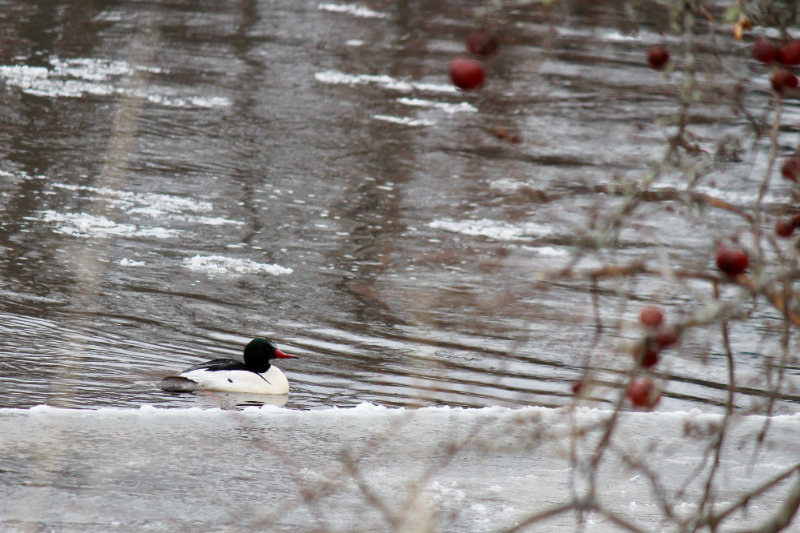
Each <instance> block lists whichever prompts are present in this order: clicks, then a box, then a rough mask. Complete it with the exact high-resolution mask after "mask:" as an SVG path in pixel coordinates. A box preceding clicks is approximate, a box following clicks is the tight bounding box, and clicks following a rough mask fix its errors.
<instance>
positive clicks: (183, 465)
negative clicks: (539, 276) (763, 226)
mask: <svg viewBox="0 0 800 533" xmlns="http://www.w3.org/2000/svg"><path fill="white" fill-rule="evenodd" d="M609 416H610V413H609V412H607V411H600V410H596V409H586V408H577V409H575V410H574V411H570V410H568V409H566V408H564V409H545V408H538V407H529V408H524V409H518V410H513V409H505V408H499V407H494V408H486V409H451V408H422V409H417V410H404V409H387V408H383V407H376V406H373V405H369V404H362V405H361V406H358V407H356V408H352V409H322V410H314V411H293V410H288V409H283V408H280V407H275V406H265V407H263V408H253V407H250V408H245V409H244V410H243V411H223V410H219V409H213V410H200V409H155V408H153V407H143V408H141V409H139V410H123V409H100V410H97V411H88V410H66V409H55V408H50V407H36V408H33V409H30V410H16V409H4V410H0V435H3V438H2V439H0V450H2V453H0V470H2V471H3V472H4V475H3V483H2V484H0V529H7V528H10V529H14V530H17V529H20V528H21V529H27V528H26V527H25V526H26V525H28V524H30V525H31V527H32V525H36V528H39V529H41V528H44V529H48V526H52V527H57V529H58V530H59V531H86V530H92V531H105V530H111V529H113V528H114V527H115V525H116V524H135V527H136V528H137V529H139V530H141V529H156V530H169V531H175V530H183V529H191V528H193V527H195V528H196V525H197V524H198V523H201V524H203V529H205V530H208V531H212V530H218V529H219V530H222V529H225V530H230V529H235V530H245V529H249V528H255V529H256V530H261V531H264V530H270V529H282V528H292V529H295V530H304V531H305V530H311V529H318V530H328V529H331V530H336V531H352V530H361V531H367V530H386V529H392V530H409V531H419V530H441V531H484V530H502V529H505V528H508V527H511V526H513V525H515V524H518V523H519V522H520V521H521V520H524V519H525V518H526V517H528V516H530V515H531V514H533V513H537V512H541V511H543V510H546V509H550V508H553V507H554V506H557V505H559V504H561V503H564V502H567V501H569V500H570V498H572V497H573V494H574V492H575V491H577V492H578V493H582V492H583V491H584V489H583V483H582V482H581V479H582V477H583V474H582V472H585V470H584V468H585V466H586V465H585V462H586V461H588V460H589V459H590V457H591V454H592V452H593V450H594V447H593V443H596V442H597V439H598V438H599V433H601V432H602V431H603V430H604V429H605V423H604V421H605V420H607V419H608V417H609ZM720 421H721V417H720V416H718V415H707V414H702V413H700V412H696V411H695V412H688V413H687V412H673V413H664V412H655V413H621V415H620V417H619V419H618V423H617V426H616V431H615V433H614V436H613V438H612V440H611V442H610V443H609V445H608V448H607V450H608V453H606V455H605V459H604V460H603V461H602V462H601V463H600V465H599V470H598V475H597V480H598V484H597V487H596V488H597V491H598V494H597V497H598V499H599V500H600V501H602V502H603V503H604V504H605V505H606V506H607V508H608V509H609V510H610V511H612V512H614V513H616V514H618V515H620V516H622V517H624V518H626V519H627V520H630V521H632V522H634V523H635V524H637V525H638V526H639V527H641V528H643V529H645V530H647V531H650V530H652V531H659V530H662V529H663V527H664V525H665V524H664V523H661V522H660V520H661V516H662V510H661V508H660V506H659V505H660V504H659V499H658V498H659V497H666V498H667V499H668V500H670V504H671V510H672V512H674V513H676V517H677V518H683V517H685V516H686V515H687V514H688V513H691V512H692V511H693V510H694V509H696V508H697V504H698V502H699V501H700V500H701V497H702V493H703V490H704V479H705V478H704V475H700V476H696V475H695V469H696V468H697V467H698V465H702V464H705V462H706V461H707V449H708V445H709V442H708V439H705V438H701V437H687V431H688V432H689V433H690V434H693V435H704V434H706V433H707V431H708V430H710V429H712V428H714V427H718V426H719V424H720ZM764 423H765V419H764V418H763V417H760V416H747V417H736V418H734V419H733V420H732V423H731V426H730V429H729V433H728V438H726V439H725V441H724V442H723V450H722V455H721V459H722V460H721V462H720V464H719V472H718V476H717V479H718V483H717V485H716V487H715V489H716V493H715V499H716V501H717V502H728V503H730V502H735V501H738V500H739V499H740V498H741V496H743V495H744V494H745V493H746V491H747V490H751V489H752V488H753V487H757V486H759V485H760V484H762V483H763V482H764V481H766V480H767V479H770V478H771V477H773V476H775V475H776V474H778V473H780V472H783V471H784V470H788V468H790V467H791V465H793V464H794V463H795V462H796V461H797V453H796V443H797V441H798V439H800V416H797V415H794V416H778V417H773V418H772V419H771V420H770V425H769V429H768V432H767V436H766V439H765V441H764V442H763V445H761V446H758V445H757V444H756V443H757V439H756V437H757V435H758V433H759V432H760V431H761V429H762V427H764ZM581 428H584V429H585V431H586V433H585V436H586V437H585V438H584V439H581V440H578V441H577V442H576V444H575V454H574V456H575V457H576V458H578V461H581V462H582V463H581V464H582V465H583V467H582V468H578V469H576V468H575V465H574V464H573V463H572V462H571V461H570V454H569V453H568V452H567V450H569V449H570V439H571V436H573V435H579V434H581V435H582V434H583V433H581V431H580V429H581ZM691 428H694V429H691ZM321 436H324V438H321ZM637 462H641V463H642V464H644V465H646V467H647V468H648V469H649V471H650V472H652V473H653V474H654V475H655V476H656V477H657V479H658V484H659V488H660V490H661V493H660V494H658V495H655V494H654V493H653V486H652V485H651V482H650V480H649V479H648V476H647V475H643V474H642V473H641V472H640V471H638V470H636V469H635V468H632V467H630V466H629V465H630V464H636V463H637ZM705 471H706V470H704V471H703V472H705ZM356 478H357V479H358V483H357V482H355V480H356ZM573 480H574V481H573ZM791 482H793V478H791ZM684 484H685V486H684ZM365 485H366V487H367V490H368V492H369V494H370V496H371V497H372V498H377V499H379V500H380V501H381V502H383V504H384V505H385V508H386V509H388V510H389V512H391V513H393V514H396V516H397V520H398V524H394V527H389V525H388V524H387V523H386V519H385V517H384V516H383V515H382V514H381V512H380V511H378V510H377V509H376V506H375V505H374V504H373V503H370V502H369V500H368V498H365V496H364V489H363V487H364V486H365ZM142 487H146V488H147V490H146V491H143V490H142ZM786 488H787V484H786V483H782V484H780V485H778V487H777V488H776V489H775V490H771V491H769V492H768V493H767V494H766V495H765V497H763V498H754V499H753V500H752V501H751V502H750V503H749V504H748V505H747V507H746V514H744V513H741V512H737V513H733V514H732V515H731V516H730V517H729V519H728V520H726V521H725V523H724V524H723V525H724V526H725V527H727V529H730V528H731V527H735V528H741V527H745V526H746V527H750V528H756V529H758V526H759V525H760V524H763V523H764V521H765V520H766V519H767V518H768V517H769V516H772V515H773V514H774V513H776V512H777V511H778V508H779V507H780V505H781V503H782V500H783V498H784V497H785V494H786ZM320 491H323V492H320ZM153 494H157V495H158V494H161V495H163V496H164V497H158V498H153V496H152V495H153ZM676 494H680V495H679V496H675V495H676ZM314 495H319V497H315V496H314ZM310 496H314V497H310ZM42 501H46V502H47V505H31V503H36V502H42ZM176 502H180V512H178V513H176V511H175V505H176ZM719 505H720V506H721V507H720V508H722V507H724V506H725V505H726V504H725V503H720V504H719ZM226 509H235V510H236V511H237V512H230V513H229V512H225V510H226ZM241 511H244V512H241ZM585 518H586V519H587V520H588V522H587V523H586V524H585V529H586V531H591V532H592V533H606V532H609V533H610V532H615V533H616V532H617V531H619V526H617V525H616V524H612V523H609V522H607V521H604V520H602V519H601V518H600V517H597V516H595V515H591V514H588V515H586V516H585ZM575 520H576V514H575V513H565V514H559V515H556V516H554V517H551V518H550V519H548V520H547V521H546V522H543V523H539V524H537V525H535V526H533V527H531V528H530V529H526V531H574V530H575V529H576V523H575ZM422 525H427V526H428V527H422ZM398 526H402V527H398Z"/></svg>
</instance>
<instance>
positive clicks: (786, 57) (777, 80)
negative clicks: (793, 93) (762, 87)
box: [751, 37, 800, 93]
mask: <svg viewBox="0 0 800 533" xmlns="http://www.w3.org/2000/svg"><path fill="white" fill-rule="evenodd" d="M751 53H752V54H753V58H754V59H756V60H758V61H761V62H762V63H772V64H775V65H776V68H775V69H774V70H773V72H772V76H771V77H770V80H769V81H770V83H771V84H772V88H773V89H774V90H775V92H777V93H783V92H784V91H785V90H786V89H794V88H796V87H797V85H798V80H797V76H795V75H794V74H793V73H792V71H791V70H789V68H788V67H793V66H795V65H800V41H789V42H788V43H785V44H784V45H783V46H780V47H779V46H776V45H774V44H772V43H771V42H769V40H767V39H765V38H764V37H759V38H758V39H756V40H755V41H754V42H753V47H752V49H751ZM777 65H781V66H777Z"/></svg>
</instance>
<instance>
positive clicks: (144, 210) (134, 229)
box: [41, 183, 242, 239]
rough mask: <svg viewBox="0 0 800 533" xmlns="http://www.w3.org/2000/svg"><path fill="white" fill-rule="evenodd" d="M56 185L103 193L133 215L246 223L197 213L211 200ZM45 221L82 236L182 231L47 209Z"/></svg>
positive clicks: (166, 235) (164, 234)
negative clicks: (145, 226) (146, 226)
mask: <svg viewBox="0 0 800 533" xmlns="http://www.w3.org/2000/svg"><path fill="white" fill-rule="evenodd" d="M53 187H54V188H56V189H64V190H69V191H75V192H79V193H83V194H87V193H90V194H92V195H95V196H101V197H103V198H106V199H107V200H108V203H109V205H111V206H113V207H115V208H117V209H119V210H120V211H123V212H126V213H128V214H129V215H139V216H144V217H149V218H152V219H157V220H162V221H163V220H165V219H167V220H177V221H184V222H190V223H192V224H202V225H207V226H221V225H225V224H233V225H241V224H242V222H240V221H238V220H231V219H227V218H224V217H215V216H203V215H199V214H194V213H204V212H207V211H211V210H212V209H213V206H212V205H211V203H210V202H207V201H204V200H196V199H194V198H187V197H182V196H174V195H168V194H158V193H134V192H129V191H119V190H116V189H111V188H108V187H88V186H80V185H72V184H65V183H55V184H53ZM41 220H42V221H44V222H54V223H57V224H59V225H58V226H57V227H56V228H55V230H54V231H56V232H57V233H63V234H71V235H75V236H78V237H106V236H110V235H115V236H122V237H156V238H162V239H163V238H169V237H175V236H177V235H178V232H177V231H176V230H172V229H165V228H144V227H142V226H141V225H136V224H122V223H117V222H114V221H112V220H110V219H108V218H106V217H103V216H97V215H91V214H88V213H58V212H56V211H52V210H51V211H44V212H43V213H42V215H41Z"/></svg>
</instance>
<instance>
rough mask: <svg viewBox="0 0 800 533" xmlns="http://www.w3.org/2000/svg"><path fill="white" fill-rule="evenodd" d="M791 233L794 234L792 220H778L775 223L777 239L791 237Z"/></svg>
mask: <svg viewBox="0 0 800 533" xmlns="http://www.w3.org/2000/svg"><path fill="white" fill-rule="evenodd" d="M792 233H794V223H793V220H781V219H778V220H777V221H775V234H776V235H777V236H778V237H791V236H792Z"/></svg>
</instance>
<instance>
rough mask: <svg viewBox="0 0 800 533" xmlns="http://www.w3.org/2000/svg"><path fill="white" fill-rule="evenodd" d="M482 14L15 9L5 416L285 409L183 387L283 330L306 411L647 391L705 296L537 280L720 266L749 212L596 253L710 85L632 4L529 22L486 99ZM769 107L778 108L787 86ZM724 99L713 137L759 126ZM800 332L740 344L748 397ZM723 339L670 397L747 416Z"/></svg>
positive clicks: (124, 1)
mask: <svg viewBox="0 0 800 533" xmlns="http://www.w3.org/2000/svg"><path fill="white" fill-rule="evenodd" d="M477 5H478V4H474V5H470V4H469V3H464V2H416V3H405V2H397V3H388V2H371V3H368V4H363V5H362V4H359V5H355V4H335V3H320V2H270V1H257V0H251V1H247V0H244V1H240V2H208V1H199V0H192V1H188V0H187V1H174V2H160V1H157V2H137V1H128V0H120V1H116V2H109V3H100V2H80V3H76V2H29V1H22V0H19V1H11V0H5V1H2V2H0V6H2V10H0V11H2V14H0V35H2V38H1V39H0V94H1V95H2V105H1V106H0V250H2V255H0V297H1V298H0V334H1V335H0V374H2V377H3V382H2V384H0V388H2V394H1V395H0V407H29V406H33V405H38V404H42V403H48V404H51V405H55V406H66V407H81V408H93V407H99V406H120V407H128V406H131V407H132V406H139V405H142V404H153V405H157V406H165V407H166V406H195V405H200V406H208V405H219V404H220V402H221V403H222V404H223V405H236V404H242V403H249V402H257V401H263V398H262V399H252V398H238V397H236V398H234V397H225V396H218V395H214V396H208V395H200V394H197V395H194V394H189V395H186V394H184V395H173V394H168V393H165V392H161V391H160V390H159V389H158V388H157V387H155V386H154V382H155V381H156V380H157V379H158V378H160V377H161V376H163V375H165V374H168V373H171V372H174V371H176V370H180V369H182V368H184V367H186V366H189V365H191V364H195V363H197V362H199V361H201V360H203V359H207V358H213V357H222V356H225V357H228V356H235V355H236V354H238V353H239V352H240V351H241V349H242V346H243V345H244V344H245V343H246V342H247V340H249V338H251V337H253V336H255V335H265V336H269V337H271V338H273V339H274V340H275V341H276V342H277V343H278V344H279V346H280V347H281V348H282V349H285V350H286V351H289V352H292V353H295V354H297V355H298V356H299V359H297V360H294V361H288V362H284V364H283V365H282V367H283V369H284V371H285V372H286V373H287V374H288V376H289V379H290V381H291V383H292V392H291V393H290V395H289V397H288V400H286V406H287V407H293V408H315V407H320V406H330V405H335V406H351V405H355V404H358V403H360V402H363V401H369V402H374V403H377V404H382V405H404V406H414V405H440V404H446V405H464V406H485V405H509V406H521V405H546V406H558V405H562V404H564V403H566V402H568V401H570V398H571V390H570V385H571V383H573V382H574V381H575V380H576V379H578V378H580V377H581V376H582V375H583V373H584V371H585V368H586V366H587V365H588V364H590V363H591V365H592V366H593V367H594V368H595V369H597V371H598V372H599V377H600V379H601V381H605V382H607V383H609V384H613V383H614V382H615V381H616V380H618V379H620V376H621V373H623V372H624V371H625V370H626V369H627V368H628V367H629V365H630V357H629V356H628V355H627V352H626V351H625V348H622V347H621V346H623V345H624V343H626V342H630V341H632V339H635V338H637V336H638V335H640V332H639V331H638V330H637V328H636V325H635V318H636V316H637V313H638V310H639V308H640V307H641V306H643V305H645V304H647V303H650V302H652V301H658V302H661V303H662V304H663V305H665V307H666V309H667V314H668V315H669V314H670V313H673V314H674V313H678V312H679V310H684V311H685V310H686V306H688V305H691V302H692V301H694V300H693V294H692V291H693V290H698V291H701V290H703V289H702V288H699V287H693V286H692V285H691V284H688V283H687V284H685V286H683V287H682V289H681V290H676V289H675V286H674V285H668V284H666V283H661V282H658V281H654V279H653V278H646V279H645V278H643V279H641V280H638V281H635V282H632V281H628V282H625V283H618V284H615V283H613V282H609V283H607V284H602V285H601V286H599V287H595V288H593V287H592V286H591V284H590V283H588V282H586V283H584V282H578V281H576V282H574V283H549V284H543V283H537V276H538V274H537V273H538V272H539V271H543V270H547V269H555V268H558V267H561V266H565V265H568V264H573V263H572V262H573V261H576V262H575V263H574V265H575V266H576V268H579V267H580V268H588V267H592V266H597V265H598V264H600V263H599V262H600V261H608V262H613V261H618V260H619V261H621V260H629V259H631V258H634V257H637V256H640V255H641V254H648V255H649V256H651V257H658V256H659V254H660V253H664V252H665V251H667V252H668V253H669V254H670V255H669V257H670V261H671V262H673V263H675V264H678V263H680V264H683V265H686V266H689V267H692V268H697V269H704V268H710V267H711V258H710V252H709V250H711V249H712V248H713V238H714V237H715V236H714V234H713V232H711V231H707V230H708V229H709V228H711V227H712V226H713V225H715V224H717V225H718V224H719V223H720V218H712V219H709V218H708V217H709V216H712V217H722V215H718V214H715V213H711V214H708V213H698V212H695V211H694V210H691V209H688V208H686V207H685V206H683V205H682V204H680V203H679V202H663V203H660V204H655V205H652V206H647V207H645V208H644V210H643V211H641V212H640V213H639V215H637V217H636V218H635V220H634V221H633V223H631V224H630V225H629V226H628V227H626V228H625V229H624V230H623V231H622V234H621V235H622V238H621V240H620V244H619V246H618V247H617V248H616V249H614V250H613V252H603V253H602V254H601V255H600V256H597V255H595V254H593V253H592V254H586V253H585V252H586V251H587V250H586V249H584V248H582V247H581V242H582V241H581V239H580V236H581V235H583V234H585V228H586V227H587V225H588V224H589V222H590V221H591V220H592V219H593V218H595V217H597V216H605V215H608V214H609V213H610V211H611V210H612V209H614V207H615V206H616V205H617V204H618V202H619V200H618V199H615V198H614V197H613V195H609V194H606V193H605V192H603V191H605V190H606V189H605V188H607V187H608V186H609V184H613V183H616V182H618V181H619V180H624V179H638V178H641V177H642V176H644V175H645V174H646V172H647V171H648V169H650V168H651V167H652V165H653V163H654V162H655V161H658V159H659V158H660V157H661V154H662V152H663V150H664V138H665V136H666V133H665V131H666V130H665V127H664V126H662V125H660V124H659V122H658V120H659V119H662V118H664V117H667V116H669V115H670V114H671V113H673V112H674V111H675V110H676V106H677V103H676V99H675V98H674V94H675V90H676V87H677V86H678V85H679V84H680V81H679V80H678V79H676V78H677V76H678V74H674V75H669V74H661V73H657V72H654V71H653V70H651V69H649V68H647V66H646V63H645V61H644V50H645V49H646V47H648V46H650V45H651V44H654V43H657V42H667V43H672V44H673V45H675V46H676V47H677V46H678V45H677V43H675V42H672V41H670V38H668V37H665V36H664V35H662V33H661V32H662V31H663V30H664V28H662V27H659V26H658V24H661V23H662V22H663V23H665V20H666V18H665V17H664V16H663V13H661V12H660V11H658V9H657V8H652V12H651V11H647V10H646V9H645V10H644V11H643V13H644V15H645V16H643V17H642V18H643V19H644V20H640V21H639V22H640V25H638V26H634V25H633V23H632V22H631V21H630V20H629V19H628V18H627V17H626V15H625V13H624V11H623V9H622V7H617V3H616V2H590V1H587V2H571V3H570V5H569V6H563V7H560V8H558V9H554V10H552V11H547V10H545V9H543V8H539V7H531V8H529V9H526V10H522V11H512V12H509V13H507V14H506V19H505V24H504V26H503V28H504V29H503V43H504V44H503V47H502V50H501V53H500V54H498V55H497V56H496V57H494V58H492V59H491V61H490V62H489V63H488V67H487V68H488V83H487V86H486V87H485V89H484V90H482V91H480V92H477V93H464V92H458V91H456V90H455V89H454V88H453V87H452V86H451V84H450V83H449V79H448V76H447V70H448V64H449V61H450V60H451V58H452V57H454V56H455V55H458V54H461V53H462V52H463V40H464V37H465V36H466V35H467V34H468V33H469V31H470V30H471V28H473V26H474V22H473V20H472V19H471V18H470V13H471V10H472V8H474V7H476V6H477ZM716 39H718V42H717V45H718V46H719V47H720V49H721V50H722V51H723V54H722V56H721V58H720V60H721V61H722V62H723V64H725V65H726V66H728V67H730V68H731V69H732V70H734V69H740V72H741V73H742V74H746V73H747V72H748V69H753V68H754V66H753V65H751V64H750V60H749V59H748V58H747V52H746V49H747V45H746V44H745V43H738V42H735V41H734V40H733V38H732V36H728V35H718V36H716ZM701 48H702V47H701ZM702 53H703V54H708V56H710V55H711V51H710V48H707V49H703V52H702ZM708 79H710V80H711V81H708V83H709V84H711V85H713V84H714V83H718V84H719V86H720V87H721V88H725V89H726V90H727V88H729V87H730V85H732V84H733V81H732V80H731V79H729V78H725V75H723V74H722V73H720V75H719V78H715V77H714V76H713V75H711V76H710V77H709V78H708ZM743 91H744V92H743V94H744V95H745V96H744V98H746V99H748V100H747V102H748V103H749V105H750V104H751V105H752V107H753V108H754V111H756V112H757V111H759V110H761V109H763V107H764V106H765V105H766V103H767V100H768V98H767V94H768V93H767V86H766V82H765V81H764V80H760V79H758V78H756V77H753V78H752V80H749V81H747V82H746V84H745V86H744V88H743ZM694 113H695V114H694V115H693V118H694V120H695V121H696V123H697V128H696V131H698V132H699V133H700V134H702V132H703V131H704V129H705V128H708V129H709V130H710V129H712V128H713V129H714V130H715V131H716V133H717V134H718V133H719V131H720V129H722V130H725V129H729V130H730V132H731V134H732V135H734V134H738V133H740V132H741V131H743V129H744V128H746V126H747V117H745V116H741V115H737V114H735V113H733V112H732V111H731V110H730V109H729V108H723V106H721V105H715V104H713V103H709V104H707V105H703V106H698V107H697V108H696V110H695V112H694ZM785 113H786V114H787V116H788V117H792V116H793V114H796V113H797V109H796V106H792V105H791V104H789V105H788V108H787V109H786V110H785ZM787 122H789V121H788V120H787ZM498 127H501V128H508V129H509V131H511V132H513V133H514V134H517V135H519V136H520V137H521V142H509V140H508V139H503V138H499V137H498V135H497V134H496V133H497V131H498V130H497V129H496V128H498ZM786 134H787V135H788V133H786ZM717 136H718V135H717ZM763 165H764V161H761V160H760V158H757V157H753V156H745V157H743V158H729V159H726V160H723V161H720V162H718V166H717V168H716V169H715V170H714V171H713V172H712V173H711V174H710V177H711V179H709V180H707V181H704V182H703V183H701V184H699V185H698V187H699V190H701V191H707V192H712V193H713V194H715V195H717V196H720V197H722V198H724V199H726V200H727V201H730V202H732V203H734V204H735V205H741V206H746V205H748V203H749V202H751V201H752V200H753V198H754V197H755V195H756V194H757V184H758V178H757V176H760V174H759V172H760V171H761V169H762V168H763ZM669 179H671V178H670V177H666V178H665V180H667V181H665V182H664V183H661V184H660V185H661V186H671V185H676V184H679V183H683V182H684V181H685V179H684V177H683V176H674V182H669ZM770 200H771V197H770V196H768V197H767V201H770ZM667 204H669V205H667ZM648 210H649V211H648ZM731 221H732V222H731V224H732V228H735V225H736V224H741V222H740V221H739V220H737V219H733V218H731ZM621 288H622V289H624V290H618V289H621ZM706 293H708V291H707V289H706ZM778 318H779V317H778V316H775V315H770V314H769V310H767V309H757V310H756V311H755V315H754V319H753V320H752V321H750V322H748V323H747V324H746V325H743V326H740V327H737V328H734V330H733V332H732V338H733V340H734V345H735V348H736V352H737V358H738V359H739V360H740V361H741V362H739V363H738V364H739V365H740V367H739V371H740V372H741V374H740V375H741V376H742V386H743V394H741V395H740V396H739V401H740V403H741V405H742V406H745V407H746V406H749V405H751V404H752V403H753V402H758V401H761V400H762V399H763V398H764V397H765V394H766V393H764V392H763V391H760V390H758V389H757V388H756V389H749V388H747V384H748V381H747V379H748V378H747V376H748V375H749V374H753V375H755V374H757V373H759V372H761V368H762V366H761V365H762V362H761V359H760V357H759V354H762V353H765V352H768V351H769V350H772V349H774V346H771V344H770V343H769V342H767V341H765V340H764V338H766V337H764V336H762V334H763V333H764V331H767V330H769V328H771V327H773V326H772V325H771V323H772V321H773V320H774V319H778ZM598 320H599V321H600V322H601V323H602V324H603V326H604V329H603V331H602V335H601V336H600V337H598V335H597V334H598V328H597V324H598ZM700 333H702V332H700ZM715 336H716V337H718V335H715V334H709V335H708V336H703V335H699V334H698V335H696V336H694V337H693V336H689V337H688V338H686V339H685V340H684V342H683V344H682V346H681V347H680V349H679V350H676V351H675V352H674V354H673V355H672V356H671V357H670V359H669V360H668V361H665V364H664V372H665V375H664V377H665V379H666V384H667V386H666V396H665V399H664V401H663V402H662V404H661V408H663V409H677V408H687V407H692V406H700V407H703V408H709V409H712V408H714V406H716V405H719V404H720V403H721V402H723V401H724V397H725V383H726V369H725V366H724V362H723V357H722V356H721V355H720V351H719V346H716V345H715V341H714V340H713V339H714V338H715ZM598 339H599V340H598ZM709 339H711V340H709ZM793 379H795V378H794V377H790V379H789V383H788V384H787V386H786V389H785V390H786V391H787V392H786V394H785V395H784V400H786V403H783V404H782V409H784V410H793V405H794V404H795V402H796V401H797V399H798V397H797V396H796V395H795V393H793V392H792V390H793V387H794V383H795V382H794V381H792V380H793ZM609 397H610V396H608V397H604V396H603V395H602V394H600V398H599V399H600V400H601V401H608V398H609ZM279 401H280V400H279Z"/></svg>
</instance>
